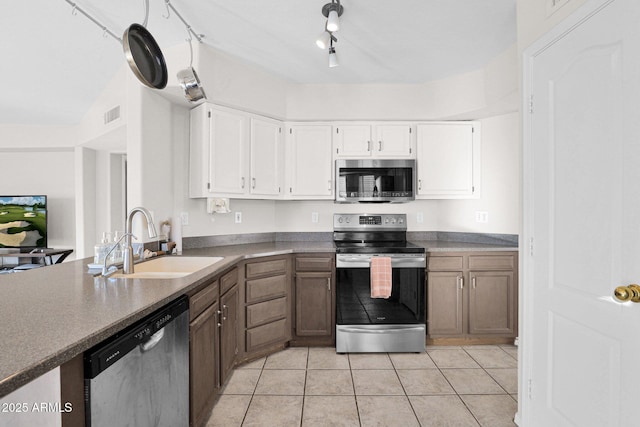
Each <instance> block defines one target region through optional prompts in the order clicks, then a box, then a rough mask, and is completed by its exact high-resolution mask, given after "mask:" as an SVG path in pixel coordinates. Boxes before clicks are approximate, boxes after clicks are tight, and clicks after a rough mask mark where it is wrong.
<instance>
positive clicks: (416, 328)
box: [340, 325, 424, 334]
mask: <svg viewBox="0 0 640 427" xmlns="http://www.w3.org/2000/svg"><path fill="white" fill-rule="evenodd" d="M340 330H341V331H343V332H357V333H359V334H388V333H389V332H409V331H422V330H424V325H423V326H412V327H407V326H403V327H402V328H389V329H370V328H358V327H344V326H341V327H340Z"/></svg>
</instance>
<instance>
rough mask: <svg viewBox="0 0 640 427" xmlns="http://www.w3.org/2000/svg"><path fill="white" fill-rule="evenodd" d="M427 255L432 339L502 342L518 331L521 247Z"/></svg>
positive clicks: (451, 342) (509, 339)
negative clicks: (495, 250)
mask: <svg viewBox="0 0 640 427" xmlns="http://www.w3.org/2000/svg"><path fill="white" fill-rule="evenodd" d="M427 260H428V261H427V270H428V271H427V334H428V337H429V340H431V341H430V342H431V343H443V344H445V343H447V344H456V343H458V341H455V340H456V339H458V340H462V342H468V343H478V344H480V343H486V344H489V343H501V342H511V341H512V340H513V338H515V337H516V336H517V335H518V253H517V252H515V251H505V252H502V251H500V252H458V253H451V252H450V253H443V252H434V253H430V254H428V257H427Z"/></svg>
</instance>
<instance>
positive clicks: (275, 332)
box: [247, 319, 288, 352]
mask: <svg viewBox="0 0 640 427" xmlns="http://www.w3.org/2000/svg"><path fill="white" fill-rule="evenodd" d="M287 338H288V335H287V321H286V319H282V320H278V321H276V322H273V323H267V324H266V325H262V326H258V327H257V328H253V329H248V330H247V351H249V352H250V351H253V350H255V349H256V348H259V347H262V346H265V345H269V344H275V343H279V342H284V341H286V340H287Z"/></svg>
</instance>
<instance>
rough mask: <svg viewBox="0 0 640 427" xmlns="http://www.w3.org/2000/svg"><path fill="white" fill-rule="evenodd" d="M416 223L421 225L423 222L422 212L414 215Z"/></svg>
mask: <svg viewBox="0 0 640 427" xmlns="http://www.w3.org/2000/svg"><path fill="white" fill-rule="evenodd" d="M416 222H417V223H418V224H421V223H423V222H424V213H423V212H418V213H417V214H416Z"/></svg>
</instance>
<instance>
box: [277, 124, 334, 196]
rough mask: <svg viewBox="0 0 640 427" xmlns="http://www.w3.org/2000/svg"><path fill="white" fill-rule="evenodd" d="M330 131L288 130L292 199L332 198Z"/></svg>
mask: <svg viewBox="0 0 640 427" xmlns="http://www.w3.org/2000/svg"><path fill="white" fill-rule="evenodd" d="M331 128H332V127H331V125H293V126H291V127H290V128H289V132H290V133H289V135H288V136H289V144H288V145H287V147H288V150H289V157H288V160H289V165H288V168H287V169H288V170H289V171H290V172H289V185H288V190H287V191H288V192H289V193H288V194H289V195H290V196H291V197H293V198H302V199H331V198H333V179H332V171H333V167H332V161H331V158H332V156H331V154H332V153H331Z"/></svg>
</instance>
